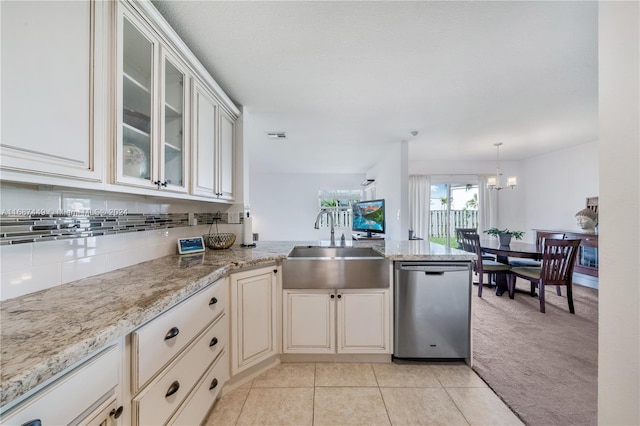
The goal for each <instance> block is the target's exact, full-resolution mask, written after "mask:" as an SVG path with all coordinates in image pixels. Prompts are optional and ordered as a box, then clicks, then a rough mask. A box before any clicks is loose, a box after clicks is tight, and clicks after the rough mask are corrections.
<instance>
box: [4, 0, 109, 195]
mask: <svg viewBox="0 0 640 426" xmlns="http://www.w3.org/2000/svg"><path fill="white" fill-rule="evenodd" d="M108 6H109V5H108V2H102V1H100V2H94V1H73V2H70V1H38V2H30V1H27V2H20V1H3V2H0V15H1V22H2V37H1V39H2V65H1V67H2V87H1V93H2V121H1V122H2V130H1V138H0V158H1V168H2V179H3V180H17V181H21V182H31V183H46V184H60V185H73V186H78V187H99V186H101V182H102V181H103V174H104V167H103V162H104V147H105V117H106V96H105V85H104V78H105V75H106V72H105V64H106V62H107V61H106V60H105V55H106V53H107V51H108V49H107V48H106V43H107V42H108V31H107V28H106V26H105V21H106V18H107V15H108V13H107V12H108Z"/></svg>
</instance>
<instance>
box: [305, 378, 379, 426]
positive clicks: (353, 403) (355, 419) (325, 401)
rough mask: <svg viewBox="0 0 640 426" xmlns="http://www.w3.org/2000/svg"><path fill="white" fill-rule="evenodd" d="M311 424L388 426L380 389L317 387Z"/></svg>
mask: <svg viewBox="0 0 640 426" xmlns="http://www.w3.org/2000/svg"><path fill="white" fill-rule="evenodd" d="M313 412H314V415H313V424H314V425H332V426H335V425H389V424H390V423H389V417H388V416H387V411H386V409H385V406H384V402H383V401H382V395H381V394H380V390H379V389H378V388H374V387H322V388H316V394H315V401H314V409H313Z"/></svg>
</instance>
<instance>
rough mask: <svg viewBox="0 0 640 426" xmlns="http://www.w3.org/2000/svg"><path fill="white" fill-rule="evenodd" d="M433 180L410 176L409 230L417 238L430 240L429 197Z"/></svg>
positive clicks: (427, 177) (425, 177) (420, 176)
mask: <svg viewBox="0 0 640 426" xmlns="http://www.w3.org/2000/svg"><path fill="white" fill-rule="evenodd" d="M430 195H431V178H430V177H429V176H425V175H410V176H409V229H410V230H411V229H412V230H413V235H414V236H416V237H420V238H424V239H425V240H426V239H428V238H429V204H430V201H429V197H430Z"/></svg>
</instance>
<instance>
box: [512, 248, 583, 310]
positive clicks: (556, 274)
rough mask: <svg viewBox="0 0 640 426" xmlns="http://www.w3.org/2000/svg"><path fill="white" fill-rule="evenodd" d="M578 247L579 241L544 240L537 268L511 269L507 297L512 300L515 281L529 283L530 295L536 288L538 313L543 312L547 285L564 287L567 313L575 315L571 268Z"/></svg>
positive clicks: (533, 293)
mask: <svg viewBox="0 0 640 426" xmlns="http://www.w3.org/2000/svg"><path fill="white" fill-rule="evenodd" d="M579 247H580V239H577V240H555V239H550V238H546V239H545V240H544V243H543V247H542V264H541V266H539V267H530V266H524V267H512V268H511V270H510V273H509V275H508V276H507V286H508V289H509V297H510V298H511V299H513V298H514V294H515V288H516V279H517V278H522V279H524V280H527V281H530V282H531V295H532V296H533V295H535V288H536V286H537V288H538V298H539V299H540V312H542V313H544V312H545V307H544V288H545V286H547V285H555V286H566V287H567V301H568V302H569V312H571V313H572V314H574V313H575V309H574V308H573V289H572V285H573V267H574V265H575V263H576V256H577V254H578V250H579Z"/></svg>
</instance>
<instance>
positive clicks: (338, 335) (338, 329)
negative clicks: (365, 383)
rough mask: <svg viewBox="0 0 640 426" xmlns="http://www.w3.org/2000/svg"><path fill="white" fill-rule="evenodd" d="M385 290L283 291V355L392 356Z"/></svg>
mask: <svg viewBox="0 0 640 426" xmlns="http://www.w3.org/2000/svg"><path fill="white" fill-rule="evenodd" d="M389 298H390V293H389V290H388V289H364V290H362V289H358V290H284V291H283V336H282V338H283V352H284V353H299V354H303V353H304V354H334V353H353V354H375V353H383V354H386V353H391V335H390V330H391V324H390V312H389V309H390V301H389Z"/></svg>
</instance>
